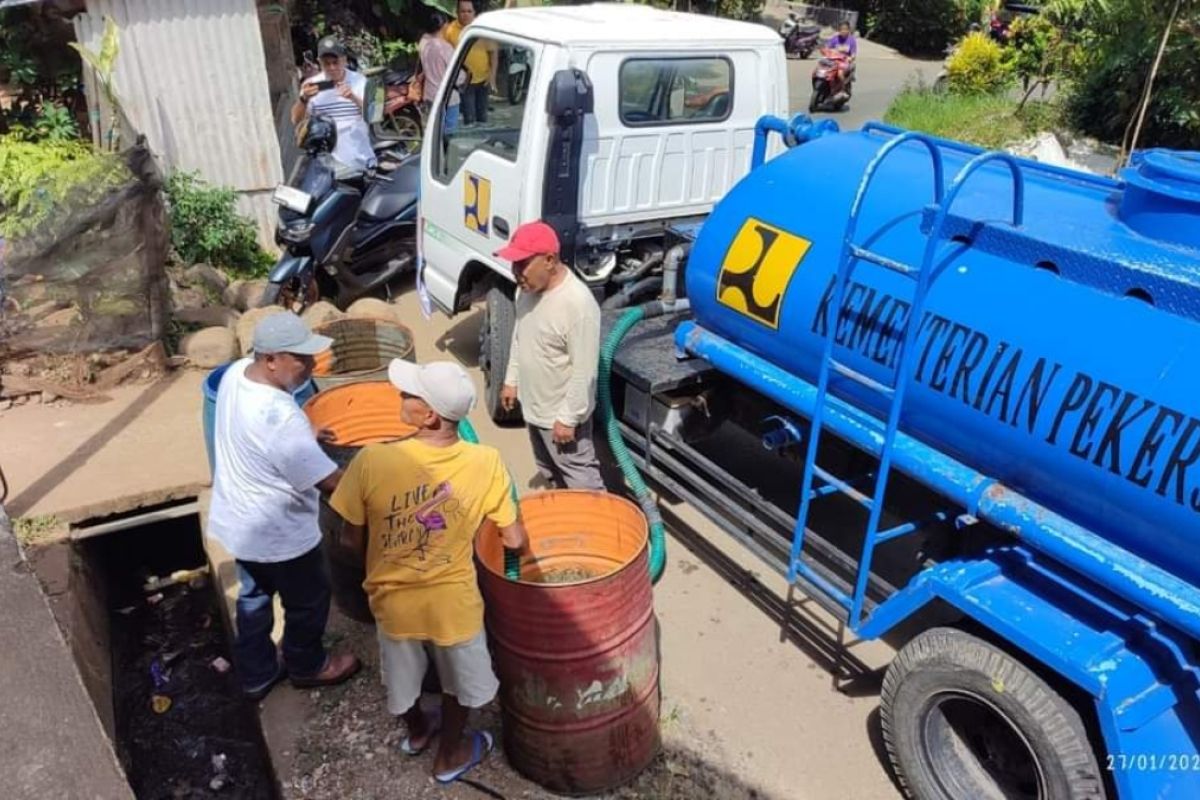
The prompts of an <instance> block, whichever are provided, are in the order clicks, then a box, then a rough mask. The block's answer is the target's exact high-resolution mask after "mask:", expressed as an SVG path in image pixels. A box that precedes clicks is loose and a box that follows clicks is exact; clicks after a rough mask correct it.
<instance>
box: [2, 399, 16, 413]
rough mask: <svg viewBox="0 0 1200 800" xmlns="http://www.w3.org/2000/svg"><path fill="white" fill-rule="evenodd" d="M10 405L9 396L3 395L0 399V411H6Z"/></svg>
mask: <svg viewBox="0 0 1200 800" xmlns="http://www.w3.org/2000/svg"><path fill="white" fill-rule="evenodd" d="M12 407H13V401H12V399H11V398H8V397H5V398H4V399H2V400H0V411H8V410H9V409H10V408H12Z"/></svg>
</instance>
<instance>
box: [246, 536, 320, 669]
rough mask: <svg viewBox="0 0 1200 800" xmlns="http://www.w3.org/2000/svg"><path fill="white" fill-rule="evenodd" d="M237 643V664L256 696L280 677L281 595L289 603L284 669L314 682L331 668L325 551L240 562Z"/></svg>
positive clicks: (285, 605)
mask: <svg viewBox="0 0 1200 800" xmlns="http://www.w3.org/2000/svg"><path fill="white" fill-rule="evenodd" d="M237 571H238V583H239V584H240V589H239V592H238V599H237V641H236V643H235V644H234V659H235V660H236V661H237V668H238V674H239V675H240V676H241V680H242V688H243V689H246V690H254V689H258V688H260V687H262V686H263V685H264V684H266V683H268V682H270V681H271V680H273V679H274V678H275V676H276V675H277V674H278V673H279V669H280V664H279V657H278V655H277V654H276V651H275V644H274V642H272V641H271V629H272V628H273V627H274V626H275V609H274V606H273V605H272V601H273V598H274V596H275V594H276V593H278V594H279V598H280V600H281V601H282V602H283V617H284V619H283V666H284V668H286V669H287V671H288V674H290V675H292V676H297V677H309V676H311V675H315V674H317V673H318V672H320V671H321V670H322V669H323V668H324V667H325V647H324V645H323V644H322V643H321V637H322V636H323V635H324V634H325V623H326V621H328V619H329V574H328V572H327V567H326V565H325V555H324V553H322V552H321V547H320V545H318V546H316V547H314V548H313V549H312V550H309V551H308V552H307V553H305V554H304V555H302V556H298V557H297V558H293V559H292V560H290V561H280V562H278V563H272V564H267V563H263V562H258V561H238V562H237Z"/></svg>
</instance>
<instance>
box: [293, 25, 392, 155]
mask: <svg viewBox="0 0 1200 800" xmlns="http://www.w3.org/2000/svg"><path fill="white" fill-rule="evenodd" d="M317 60H318V61H319V62H320V64H321V71H320V72H319V73H317V74H316V75H313V76H312V77H311V78H309V79H308V80H306V81H304V82H303V83H302V84H300V98H299V99H298V100H297V101H296V103H295V105H293V106H292V122H293V123H296V124H299V123H300V121H301V120H303V119H304V118H306V117H314V116H318V115H320V116H323V117H326V118H328V119H331V120H333V122H334V124H336V125H337V132H338V135H337V145H336V147H335V148H334V150H333V157H334V158H336V159H337V160H338V161H340V162H342V163H343V164H345V165H346V166H348V167H350V168H351V169H360V170H365V169H369V168H370V167H373V166H374V165H375V151H374V150H373V149H372V147H371V131H370V128H369V127H368V126H367V121H366V119H365V118H364V117H363V99H364V97H365V96H366V91H367V79H366V78H365V77H364V76H363V75H361V74H360V73H358V72H355V71H354V70H351V69H349V68H347V66H346V48H345V47H343V46H342V43H341V42H339V41H338V40H337V39H335V38H334V37H332V36H326V37H325V38H324V39H322V40H321V41H320V42H318V43H317Z"/></svg>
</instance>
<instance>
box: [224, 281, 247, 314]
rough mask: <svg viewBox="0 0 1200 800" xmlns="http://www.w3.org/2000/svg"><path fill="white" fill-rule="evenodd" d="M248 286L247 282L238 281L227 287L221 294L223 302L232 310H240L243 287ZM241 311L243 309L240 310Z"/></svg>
mask: <svg viewBox="0 0 1200 800" xmlns="http://www.w3.org/2000/svg"><path fill="white" fill-rule="evenodd" d="M245 285H246V282H245V281H242V280H237V281H234V282H233V283H231V284H229V285H228V286H226V287H225V291H223V292H221V302H222V303H224V304H225V305H227V306H229V307H230V308H238V297H239V296H240V295H241V291H242V287H243V286H245ZM238 310H239V311H240V310H241V309H240V308H238Z"/></svg>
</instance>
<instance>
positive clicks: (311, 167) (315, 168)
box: [279, 154, 335, 222]
mask: <svg viewBox="0 0 1200 800" xmlns="http://www.w3.org/2000/svg"><path fill="white" fill-rule="evenodd" d="M302 159H303V162H302V163H301V164H299V165H298V168H297V171H296V173H295V174H296V178H295V179H294V182H293V184H292V185H293V186H295V187H296V188H297V189H299V190H300V191H302V192H304V193H305V194H307V195H309V196H310V197H312V198H313V204H312V206H311V208H316V207H317V205H319V204H320V202H321V198H323V197H325V195H327V194H329V193H330V192H331V191H333V184H334V166H335V165H334V162H333V161H332V160H331V159H330V158H329V157H328V156H326V155H325V154H321V155H319V156H307V155H306V156H302ZM279 216H280V218H281V219H282V220H283V221H284V222H292V221H294V220H298V219H302V218H303V217H304V215H303V214H300V213H298V212H296V211H292V210H291V209H288V208H281V209H280V210H279Z"/></svg>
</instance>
